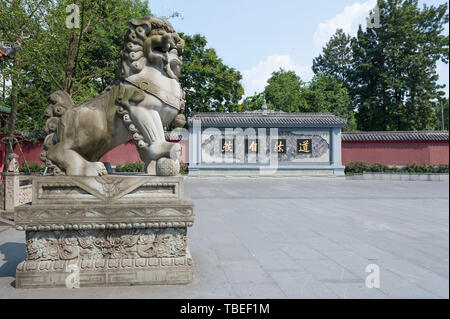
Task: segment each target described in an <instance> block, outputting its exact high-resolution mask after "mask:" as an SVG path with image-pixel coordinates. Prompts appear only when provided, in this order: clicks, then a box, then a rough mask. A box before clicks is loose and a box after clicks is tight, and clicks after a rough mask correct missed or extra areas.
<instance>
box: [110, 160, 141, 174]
mask: <svg viewBox="0 0 450 319" xmlns="http://www.w3.org/2000/svg"><path fill="white" fill-rule="evenodd" d="M116 172H121V173H124V172H127V173H145V164H144V163H141V162H137V163H133V162H131V163H130V162H127V163H126V164H124V165H117V166H116Z"/></svg>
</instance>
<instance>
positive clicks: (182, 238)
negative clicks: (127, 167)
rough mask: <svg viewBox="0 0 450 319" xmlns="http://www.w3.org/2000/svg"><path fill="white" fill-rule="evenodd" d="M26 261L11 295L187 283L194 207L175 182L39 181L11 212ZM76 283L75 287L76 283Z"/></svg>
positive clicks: (160, 179) (147, 179)
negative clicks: (25, 290) (44, 289)
mask: <svg viewBox="0 0 450 319" xmlns="http://www.w3.org/2000/svg"><path fill="white" fill-rule="evenodd" d="M14 217H15V224H16V228H17V229H19V230H24V231H25V232H26V246H27V259H26V260H25V261H23V262H22V263H20V264H19V265H18V266H17V271H16V287H17V288H34V287H36V288H38V287H39V288H41V287H66V286H70V285H72V284H75V285H76V284H77V282H79V286H80V287H83V286H117V285H165V284H186V283H189V282H191V281H192V279H193V262H192V258H191V256H190V253H189V250H188V248H187V227H189V226H192V224H193V222H194V206H193V204H192V202H191V201H190V199H189V198H187V197H185V196H184V194H183V180H182V178H181V177H155V176H124V175H108V176H104V177H74V176H58V177H40V178H36V179H34V181H33V202H32V205H23V206H19V207H16V209H15V214H14ZM78 278H79V280H78Z"/></svg>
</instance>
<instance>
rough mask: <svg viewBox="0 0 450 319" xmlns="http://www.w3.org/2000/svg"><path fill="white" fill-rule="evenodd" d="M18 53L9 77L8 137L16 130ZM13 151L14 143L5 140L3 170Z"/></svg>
mask: <svg viewBox="0 0 450 319" xmlns="http://www.w3.org/2000/svg"><path fill="white" fill-rule="evenodd" d="M18 65H19V53H16V56H15V58H14V61H13V68H14V71H15V72H14V75H13V76H12V77H11V112H10V113H9V119H8V132H7V137H8V138H14V137H15V130H16V118H17V109H18V82H17V78H16V74H17V73H18V71H19V67H18ZM13 152H14V144H13V143H9V142H6V147H5V158H4V159H3V172H6V170H7V167H6V163H7V160H8V156H9V154H11V153H13Z"/></svg>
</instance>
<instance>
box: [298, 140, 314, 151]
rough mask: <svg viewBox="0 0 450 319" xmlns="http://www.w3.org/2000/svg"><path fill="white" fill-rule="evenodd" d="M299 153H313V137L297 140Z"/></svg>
mask: <svg viewBox="0 0 450 319" xmlns="http://www.w3.org/2000/svg"><path fill="white" fill-rule="evenodd" d="M297 153H298V154H311V153H312V139H299V140H297Z"/></svg>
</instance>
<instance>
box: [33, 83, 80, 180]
mask: <svg viewBox="0 0 450 319" xmlns="http://www.w3.org/2000/svg"><path fill="white" fill-rule="evenodd" d="M50 102H51V103H50V104H49V106H47V108H46V109H45V116H46V117H48V120H47V122H46V123H45V132H46V133H47V136H46V137H45V140H44V150H43V151H42V152H41V154H40V159H41V161H43V162H44V163H45V165H46V166H47V167H49V168H53V170H54V173H55V174H58V171H60V170H59V169H58V167H57V166H56V165H54V164H53V163H52V162H51V161H50V160H49V159H48V158H47V154H48V151H49V150H50V149H51V148H52V147H53V146H54V145H55V144H56V143H58V132H57V130H58V126H59V122H60V121H61V116H63V115H64V113H66V112H67V110H69V109H71V108H72V107H74V106H75V104H74V103H73V101H72V98H71V97H70V95H69V94H68V93H67V92H66V91H62V90H60V91H56V92H54V93H53V94H52V95H50ZM59 173H61V172H59Z"/></svg>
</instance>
